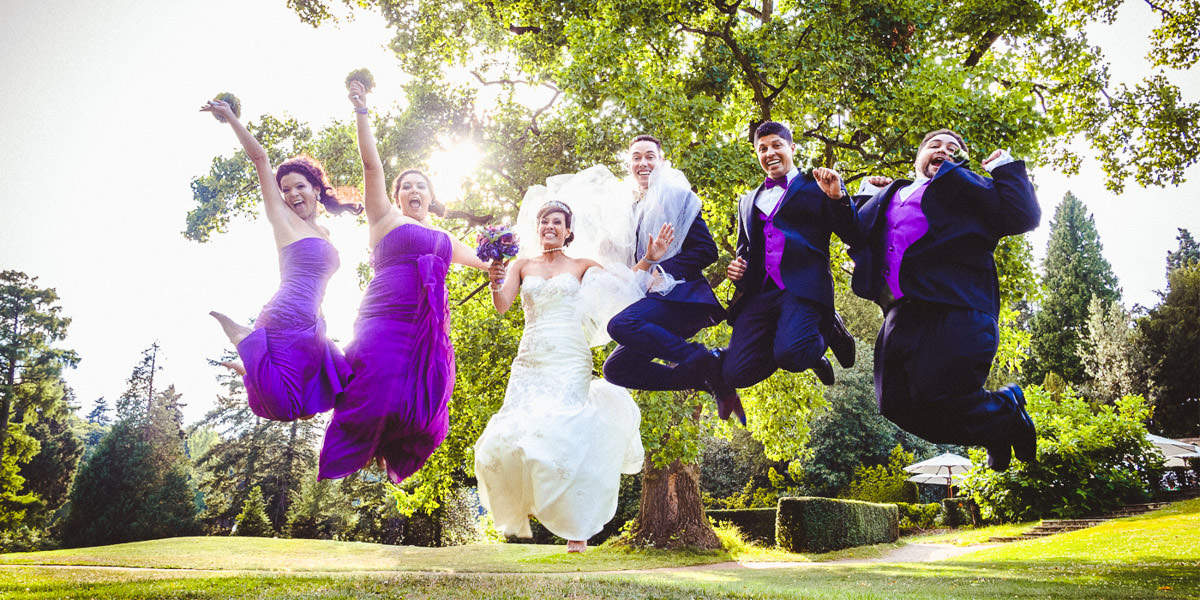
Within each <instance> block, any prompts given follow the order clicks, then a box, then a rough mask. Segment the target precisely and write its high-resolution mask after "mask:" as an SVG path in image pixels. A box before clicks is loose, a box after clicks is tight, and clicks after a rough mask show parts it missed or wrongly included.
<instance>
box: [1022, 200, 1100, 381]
mask: <svg viewBox="0 0 1200 600" xmlns="http://www.w3.org/2000/svg"><path fill="white" fill-rule="evenodd" d="M1103 250H1104V248H1103V246H1102V245H1101V243H1100V234H1099V233H1098V232H1097V231H1096V223H1095V220H1094V219H1093V218H1092V215H1091V214H1089V213H1088V212H1087V207H1086V206H1084V204H1083V202H1081V201H1080V200H1079V199H1078V198H1076V197H1075V195H1074V194H1072V193H1070V192H1067V195H1066V196H1064V197H1063V201H1062V202H1060V203H1059V205H1058V208H1057V209H1055V211H1054V220H1052V221H1050V241H1049V242H1048V243H1047V245H1046V261H1045V263H1044V268H1045V271H1044V273H1043V274H1042V288H1043V290H1044V294H1045V296H1044V299H1043V300H1042V302H1041V307H1040V309H1039V310H1038V312H1037V314H1035V315H1034V317H1033V322H1032V327H1031V329H1032V340H1031V346H1032V350H1033V360H1032V363H1033V364H1032V368H1031V369H1030V370H1029V373H1028V380H1029V381H1032V382H1034V383H1041V382H1042V380H1043V379H1044V378H1045V377H1046V375H1047V374H1049V373H1057V374H1058V375H1060V376H1061V377H1062V378H1063V379H1065V380H1066V381H1068V382H1071V383H1080V382H1083V381H1085V380H1086V378H1087V373H1086V372H1085V371H1084V369H1083V363H1082V361H1081V360H1080V350H1079V345H1080V340H1081V339H1084V338H1085V337H1086V336H1087V334H1088V328H1087V319H1088V303H1089V302H1091V301H1092V298H1093V297H1095V298H1098V299H1099V300H1100V301H1101V302H1103V303H1111V302H1118V301H1120V299H1121V289H1120V287H1118V286H1117V277H1116V275H1113V272H1112V266H1111V265H1109V264H1108V260H1106V259H1105V258H1104V254H1103Z"/></svg>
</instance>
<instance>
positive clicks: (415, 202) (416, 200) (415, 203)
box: [408, 196, 421, 210]
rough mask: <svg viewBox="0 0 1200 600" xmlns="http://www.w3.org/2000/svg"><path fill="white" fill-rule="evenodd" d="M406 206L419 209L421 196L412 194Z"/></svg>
mask: <svg viewBox="0 0 1200 600" xmlns="http://www.w3.org/2000/svg"><path fill="white" fill-rule="evenodd" d="M408 207H409V208H411V209H413V210H420V208H421V197H420V196H413V197H411V198H409V199H408Z"/></svg>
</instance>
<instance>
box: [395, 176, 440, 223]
mask: <svg viewBox="0 0 1200 600" xmlns="http://www.w3.org/2000/svg"><path fill="white" fill-rule="evenodd" d="M395 201H396V204H397V205H398V206H399V207H400V210H401V211H402V212H404V215H405V216H407V217H410V218H412V219H416V220H417V221H424V220H426V218H427V217H428V216H429V203H430V202H432V201H433V189H432V188H430V187H429V180H428V179H426V178H425V176H424V175H422V174H420V173H418V172H416V171H413V172H410V173H405V174H404V175H403V176H401V177H400V181H398V182H397V183H396V197H395Z"/></svg>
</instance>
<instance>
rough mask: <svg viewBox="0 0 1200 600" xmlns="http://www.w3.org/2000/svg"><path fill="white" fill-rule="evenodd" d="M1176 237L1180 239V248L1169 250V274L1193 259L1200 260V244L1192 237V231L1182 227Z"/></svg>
mask: <svg viewBox="0 0 1200 600" xmlns="http://www.w3.org/2000/svg"><path fill="white" fill-rule="evenodd" d="M1175 239H1176V240H1179V248H1178V249H1177V250H1173V251H1169V252H1167V274H1170V273H1171V271H1174V270H1175V269H1178V268H1179V267H1185V266H1187V265H1188V264H1190V263H1191V262H1192V261H1197V262H1200V244H1197V243H1196V240H1195V239H1193V238H1192V232H1190V231H1188V230H1186V229H1184V228H1182V227H1180V228H1179V235H1177V236H1175Z"/></svg>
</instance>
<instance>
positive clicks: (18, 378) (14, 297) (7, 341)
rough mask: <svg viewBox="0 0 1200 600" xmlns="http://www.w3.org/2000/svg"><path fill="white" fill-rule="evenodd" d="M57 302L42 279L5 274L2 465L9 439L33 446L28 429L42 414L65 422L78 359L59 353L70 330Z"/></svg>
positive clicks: (0, 309)
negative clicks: (67, 377)
mask: <svg viewBox="0 0 1200 600" xmlns="http://www.w3.org/2000/svg"><path fill="white" fill-rule="evenodd" d="M57 302H58V294H57V293H56V292H55V291H54V289H53V288H40V287H38V285H37V277H29V276H28V275H26V274H24V273H21V272H20V271H2V272H0V464H3V463H4V459H5V454H6V453H7V452H9V447H10V445H11V444H10V437H12V436H16V437H19V440H17V441H19V443H22V444H29V443H30V440H29V438H28V436H26V435H25V434H24V433H23V429H24V424H25V423H28V422H32V421H36V419H37V417H36V415H37V414H44V415H46V416H63V415H65V413H66V411H67V407H66V403H65V402H63V395H64V385H63V381H62V370H63V369H64V368H67V367H74V366H75V365H76V364H77V363H78V362H79V357H78V356H77V355H76V354H75V352H74V351H73V350H66V349H62V348H55V347H54V344H55V343H56V342H58V341H60V340H62V339H63V338H64V337H66V335H67V326H68V325H70V324H71V319H69V318H66V317H64V316H62V307H60V306H58V305H57ZM16 491H17V490H16V489H7V488H6V489H3V490H0V492H16Z"/></svg>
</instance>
